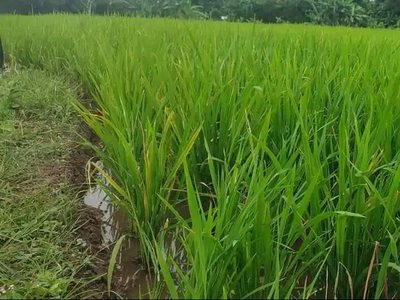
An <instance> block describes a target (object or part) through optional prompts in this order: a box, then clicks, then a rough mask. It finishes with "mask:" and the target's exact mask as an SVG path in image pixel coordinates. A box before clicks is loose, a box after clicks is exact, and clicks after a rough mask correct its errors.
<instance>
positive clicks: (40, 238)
mask: <svg viewBox="0 0 400 300" xmlns="http://www.w3.org/2000/svg"><path fill="white" fill-rule="evenodd" d="M74 99H76V90H75V89H74V88H73V86H72V85H71V84H70V83H68V82H67V81H66V80H65V78H63V77H57V76H50V75H49V74H47V73H46V72H43V71H32V70H19V71H18V74H16V73H14V72H10V73H8V74H7V75H5V76H4V77H0V298H4V299H10V298H14V299H21V298H46V297H49V298H55V297H59V298H74V297H77V296H79V295H81V296H82V295H84V293H86V292H87V291H86V290H90V287H86V286H85V285H86V284H87V283H88V281H89V278H86V279H83V277H84V272H85V268H88V266H90V265H91V264H92V263H93V261H92V260H93V258H92V256H91V255H90V254H89V252H88V251H87V247H86V246H84V245H83V241H82V240H80V239H79V235H78V233H77V228H78V216H79V214H78V208H79V205H80V199H78V198H77V197H76V195H77V191H78V189H77V188H78V186H77V185H76V184H75V183H74V180H73V176H75V175H74V172H73V170H71V166H70V164H71V160H72V159H73V157H72V156H71V155H72V153H73V151H74V147H76V143H77V142H78V141H79V138H78V136H77V135H76V133H77V132H78V131H79V124H78V118H77V116H76V113H75V112H74V110H73V108H72V101H74ZM81 167H82V168H83V167H84V166H81Z"/></svg>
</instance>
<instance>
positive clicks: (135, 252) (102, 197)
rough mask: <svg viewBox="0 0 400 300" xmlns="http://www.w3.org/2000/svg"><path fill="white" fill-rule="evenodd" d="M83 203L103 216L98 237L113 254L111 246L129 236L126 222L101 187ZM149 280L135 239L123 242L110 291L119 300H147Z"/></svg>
mask: <svg viewBox="0 0 400 300" xmlns="http://www.w3.org/2000/svg"><path fill="white" fill-rule="evenodd" d="M84 203H85V204H86V205H88V206H91V207H94V208H96V209H98V210H99V211H101V213H102V226H101V234H102V241H103V245H104V247H107V248H109V249H110V253H111V250H112V246H113V244H114V243H115V242H116V241H117V240H118V239H119V238H120V237H121V236H122V234H125V233H128V234H129V233H130V231H129V230H130V226H129V221H128V218H126V216H125V214H124V213H123V212H122V211H121V210H120V209H118V208H116V207H115V206H114V205H112V203H111V201H110V198H109V197H108V196H107V194H106V193H105V192H104V191H103V190H102V189H101V187H100V186H96V187H94V188H91V189H90V190H89V191H88V192H87V194H86V195H85V197H84ZM147 282H149V276H148V273H147V272H146V270H145V269H144V268H143V266H142V264H141V257H140V244H139V242H138V240H136V239H134V238H125V239H124V241H123V244H122V247H121V250H120V251H119V254H118V257H117V263H116V268H115V270H114V273H113V284H112V286H113V290H115V291H116V293H117V294H118V295H119V296H120V297H122V298H135V299H137V298H140V297H141V298H147V297H146V293H147V291H148V283H147Z"/></svg>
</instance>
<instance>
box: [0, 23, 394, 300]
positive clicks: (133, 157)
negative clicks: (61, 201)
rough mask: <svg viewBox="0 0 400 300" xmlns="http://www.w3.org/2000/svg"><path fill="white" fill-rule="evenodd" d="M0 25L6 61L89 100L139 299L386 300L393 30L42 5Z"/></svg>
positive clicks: (89, 118)
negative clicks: (139, 283) (149, 286)
mask: <svg viewBox="0 0 400 300" xmlns="http://www.w3.org/2000/svg"><path fill="white" fill-rule="evenodd" d="M0 33H1V35H2V39H3V44H4V47H5V52H6V55H8V57H9V61H11V64H14V63H19V64H23V65H26V66H33V67H35V68H41V69H45V70H49V71H51V72H54V73H59V72H63V73H67V74H68V75H69V76H71V77H72V78H74V80H76V81H78V82H80V83H81V85H82V87H84V88H85V89H86V90H87V91H88V92H89V93H90V94H91V95H92V97H93V99H94V100H95V102H96V107H97V111H96V112H90V111H88V110H87V109H86V108H85V107H84V106H83V105H81V104H79V103H76V108H77V109H78V111H79V113H80V114H81V115H82V116H83V118H84V119H85V121H86V122H87V123H88V124H89V125H90V127H91V128H92V129H93V130H94V131H95V133H96V134H97V135H98V137H99V138H100V140H101V144H102V146H101V147H100V146H99V145H93V147H94V148H95V149H96V152H97V154H98V156H99V157H100V158H101V160H102V162H103V166H104V168H102V169H100V170H99V171H100V172H102V174H103V176H104V177H105V178H106V179H107V181H108V185H104V189H106V192H107V193H108V194H109V195H110V197H111V198H112V200H113V202H114V203H115V204H116V205H117V206H119V207H121V208H122V209H123V210H124V212H125V213H126V214H127V215H128V216H129V218H130V222H131V226H132V234H133V235H134V236H136V237H137V238H138V239H139V241H140V243H141V252H142V258H143V262H144V264H145V265H146V266H147V268H148V269H149V270H151V272H152V273H153V274H154V278H155V279H156V280H155V286H154V289H153V290H152V292H151V294H150V296H151V297H161V295H163V294H165V293H163V292H162V291H167V292H168V295H169V296H170V297H172V298H184V299H186V298H188V299H196V298H203V299H209V298H249V299H251V298H256V299H261V298H265V299H267V298H268V299H270V298H274V299H277V298H292V299H293V298H333V297H337V298H347V299H348V298H366V297H369V298H372V297H374V298H379V297H385V298H386V297H390V298H392V297H395V298H398V297H399V295H398V294H397V291H398V290H399V289H400V273H399V272H400V262H399V254H398V247H399V246H400V245H399V244H400V228H399V227H400V222H399V217H400V215H399V212H400V202H399V200H398V194H399V191H398V190H399V184H400V164H399V162H400V161H399V159H400V135H399V134H400V101H399V100H400V91H399V87H400V51H399V48H400V31H398V30H376V29H349V28H340V27H339V28H338V27H336V28H329V27H314V26H305V25H263V24H250V23H245V24H243V23H225V22H208V21H203V22H200V21H182V20H164V19H130V18H123V17H93V16H68V15H51V16H36V17H21V16H2V17H1V19H0ZM109 174H111V175H109ZM171 241H172V242H171ZM172 244H173V245H172Z"/></svg>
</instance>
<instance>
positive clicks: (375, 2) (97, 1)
mask: <svg viewBox="0 0 400 300" xmlns="http://www.w3.org/2000/svg"><path fill="white" fill-rule="evenodd" d="M51 12H70V13H81V12H86V13H94V14H107V13H119V14H125V15H135V16H142V17H182V18H212V19H221V17H223V19H228V20H254V19H256V20H260V21H262V22H267V23H279V22H290V23H313V24H325V25H346V26H362V27H365V26H371V27H399V24H400V0H2V1H1V3H0V13H18V14H32V13H51ZM226 17H227V18H226Z"/></svg>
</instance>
